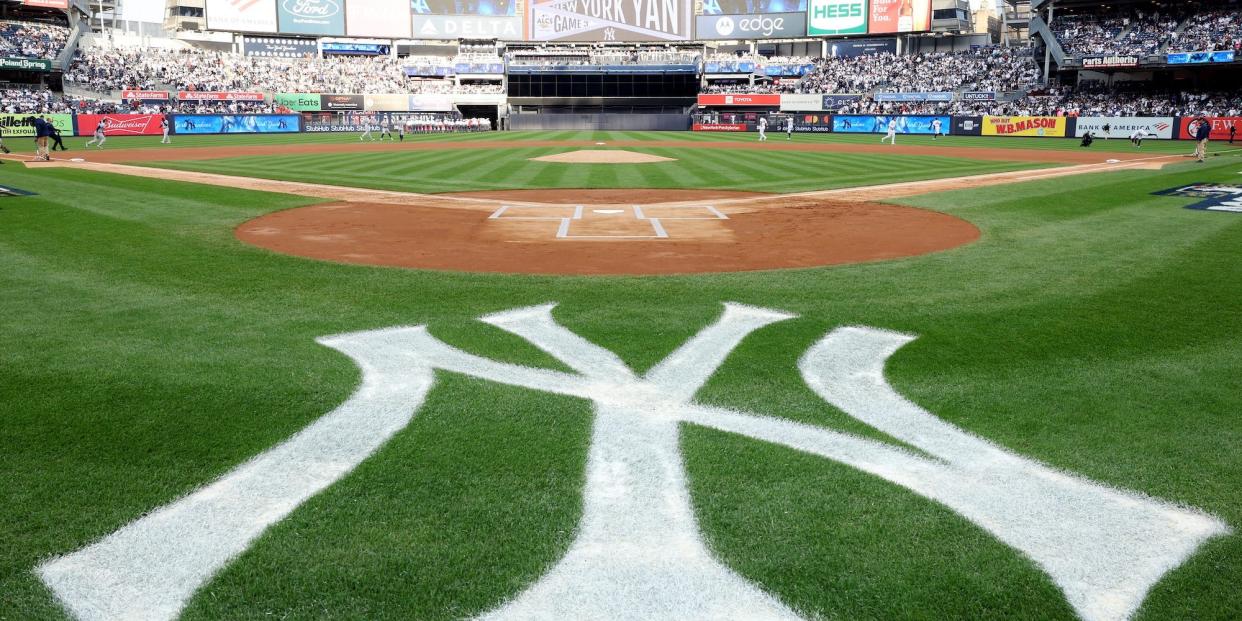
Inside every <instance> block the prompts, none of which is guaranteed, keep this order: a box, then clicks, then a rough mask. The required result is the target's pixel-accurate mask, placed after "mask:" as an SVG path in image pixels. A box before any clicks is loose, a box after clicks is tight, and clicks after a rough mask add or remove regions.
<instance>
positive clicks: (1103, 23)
mask: <svg viewBox="0 0 1242 621" xmlns="http://www.w3.org/2000/svg"><path fill="white" fill-rule="evenodd" d="M1125 28H1126V18H1124V17H1100V16H1097V15H1093V14H1086V15H1065V16H1062V17H1058V18H1056V28H1055V30H1056V36H1057V41H1058V42H1060V43H1061V49H1062V50H1064V51H1065V53H1066V54H1070V55H1073V56H1083V55H1091V54H1109V53H1113V52H1114V51H1115V47H1114V46H1115V43H1116V40H1117V35H1119V34H1121V31H1122V30H1125Z"/></svg>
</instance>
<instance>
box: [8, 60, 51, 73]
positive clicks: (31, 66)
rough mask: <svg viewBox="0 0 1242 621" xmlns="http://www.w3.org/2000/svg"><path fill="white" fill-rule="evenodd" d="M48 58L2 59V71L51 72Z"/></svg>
mask: <svg viewBox="0 0 1242 621" xmlns="http://www.w3.org/2000/svg"><path fill="white" fill-rule="evenodd" d="M51 70H52V61H50V60H48V59H46V58H0V71H51Z"/></svg>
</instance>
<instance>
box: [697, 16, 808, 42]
mask: <svg viewBox="0 0 1242 621" xmlns="http://www.w3.org/2000/svg"><path fill="white" fill-rule="evenodd" d="M694 34H695V38H696V39H702V40H712V39H775V38H790V37H801V36H804V35H805V34H806V13H759V14H756V15H700V16H698V17H697V18H695V22H694Z"/></svg>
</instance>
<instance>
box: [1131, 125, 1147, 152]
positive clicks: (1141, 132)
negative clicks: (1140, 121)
mask: <svg viewBox="0 0 1242 621" xmlns="http://www.w3.org/2000/svg"><path fill="white" fill-rule="evenodd" d="M1146 137H1147V130H1145V129H1142V128H1139V129H1136V130H1134V133H1133V134H1130V144H1132V145H1134V148H1136V149H1137V148H1139V147H1141V146H1143V139H1144V138H1146Z"/></svg>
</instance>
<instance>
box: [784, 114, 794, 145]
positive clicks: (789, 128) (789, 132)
mask: <svg viewBox="0 0 1242 621" xmlns="http://www.w3.org/2000/svg"><path fill="white" fill-rule="evenodd" d="M785 140H793V117H792V116H791V117H786V118H785Z"/></svg>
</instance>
